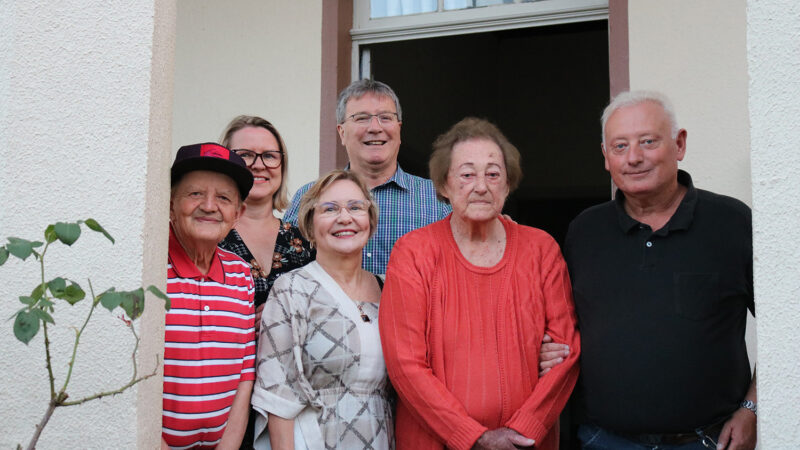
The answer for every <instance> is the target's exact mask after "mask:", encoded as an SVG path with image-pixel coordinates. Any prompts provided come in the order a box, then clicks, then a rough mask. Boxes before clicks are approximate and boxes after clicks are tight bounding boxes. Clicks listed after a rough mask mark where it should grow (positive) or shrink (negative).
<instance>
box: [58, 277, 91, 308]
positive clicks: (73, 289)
mask: <svg viewBox="0 0 800 450" xmlns="http://www.w3.org/2000/svg"><path fill="white" fill-rule="evenodd" d="M84 297H86V292H84V291H83V289H81V287H80V286H79V285H78V283H75V282H74V281H71V282H70V285H69V286H67V287H66V289H64V296H63V297H61V298H63V299H64V300H66V301H67V302H68V303H69V304H70V305H74V304H75V303H78V302H79V301H81V300H83V298H84Z"/></svg>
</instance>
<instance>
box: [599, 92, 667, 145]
mask: <svg viewBox="0 0 800 450" xmlns="http://www.w3.org/2000/svg"><path fill="white" fill-rule="evenodd" d="M646 102H652V103H655V104H657V105H658V106H660V107H661V109H662V110H664V114H666V116H667V120H669V128H670V130H671V133H672V139H675V138H676V137H678V131H679V130H680V129H679V128H678V121H677V120H676V119H675V108H674V107H673V106H672V102H670V101H669V99H668V98H667V96H666V95H664V94H662V93H660V92H655V91H625V92H621V93H619V94H617V96H616V97H614V100H612V101H611V103H609V104H608V106H606V109H605V110H603V117H602V119H601V122H602V128H601V130H600V132H601V137H602V139H603V143H605V142H606V122H608V119H609V117H611V115H612V114H614V113H615V112H617V110H619V109H620V108H625V107H628V106H636V105H639V104H641V103H646Z"/></svg>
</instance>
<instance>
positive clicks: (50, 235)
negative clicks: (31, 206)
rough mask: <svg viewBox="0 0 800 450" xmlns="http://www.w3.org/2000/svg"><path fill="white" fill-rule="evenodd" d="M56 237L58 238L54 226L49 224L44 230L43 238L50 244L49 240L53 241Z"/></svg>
mask: <svg viewBox="0 0 800 450" xmlns="http://www.w3.org/2000/svg"><path fill="white" fill-rule="evenodd" d="M56 239H58V235H56V226H55V225H53V224H50V225H48V226H47V228H45V230H44V240H45V241H47V243H48V244H50V243H51V242H55V240H56Z"/></svg>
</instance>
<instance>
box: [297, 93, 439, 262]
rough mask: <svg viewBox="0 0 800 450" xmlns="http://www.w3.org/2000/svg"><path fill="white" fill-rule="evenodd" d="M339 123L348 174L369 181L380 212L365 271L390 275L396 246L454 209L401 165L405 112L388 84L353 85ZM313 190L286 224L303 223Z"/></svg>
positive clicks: (342, 97) (341, 103)
mask: <svg viewBox="0 0 800 450" xmlns="http://www.w3.org/2000/svg"><path fill="white" fill-rule="evenodd" d="M336 121H337V123H338V125H337V126H336V129H337V130H338V132H339V138H340V139H341V141H342V145H344V146H345V148H346V150H347V157H348V159H349V160H350V164H349V165H348V167H347V170H350V171H352V172H354V173H356V174H357V175H358V176H359V177H361V179H362V180H364V182H365V183H366V185H367V187H368V188H369V189H370V191H371V193H372V196H373V197H374V199H375V202H376V203H377V204H378V210H379V212H380V216H379V219H378V229H377V231H376V232H375V234H374V235H373V236H372V238H371V239H370V240H369V242H368V243H367V245H366V247H364V255H363V256H364V258H363V261H364V268H365V269H366V270H368V271H370V272H372V273H375V274H384V273H386V264H388V262H389V253H391V251H392V246H394V243H395V241H397V239H399V238H400V236H402V235H404V234H406V233H408V232H409V231H412V230H416V229H417V228H420V227H424V226H425V225H428V224H430V223H433V222H436V221H437V220H440V219H443V218H445V217H446V216H447V215H448V214H449V213H450V206H448V205H446V204H444V203H442V202H440V201H439V200H437V199H436V190H435V189H434V187H433V183H431V181H430V180H428V179H426V178H420V177H417V176H414V175H411V174H409V173H406V172H404V171H403V170H402V169H401V168H400V166H399V165H398V164H397V154H398V152H399V150H400V127H401V125H402V123H403V122H402V121H403V112H402V109H401V108H400V101H399V100H398V99H397V95H396V94H395V93H394V91H393V90H392V88H390V87H389V86H388V85H386V84H385V83H381V82H380V81H375V80H369V79H365V80H358V81H355V82H353V83H352V84H350V86H348V87H347V88H345V89H344V90H343V91H342V92H341V93H340V94H339V100H338V102H337V105H336ZM311 185H312V183H308V184H306V185H305V186H303V187H302V188H300V189H299V190H298V191H297V193H296V194H295V196H294V198H293V199H292V204H291V206H289V209H288V210H287V211H286V214H285V216H284V220H285V221H287V222H291V223H296V222H297V210H298V207H299V205H300V198H301V197H302V196H303V194H305V192H306V191H308V189H309V188H310V187H311Z"/></svg>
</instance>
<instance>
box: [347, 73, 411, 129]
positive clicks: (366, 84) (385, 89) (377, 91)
mask: <svg viewBox="0 0 800 450" xmlns="http://www.w3.org/2000/svg"><path fill="white" fill-rule="evenodd" d="M366 94H374V95H377V96H382V97H388V98H390V99H391V100H392V101H393V102H394V106H395V108H396V109H397V120H399V121H401V122H402V121H403V110H402V109H401V108H400V100H398V99H397V94H395V93H394V91H393V90H392V88H390V87H389V85H388V84H386V83H382V82H380V81H377V80H372V79H369V78H365V79H363V80H358V81H353V82H352V83H350V86H347V87H346V88H344V90H343V91H342V92H340V93H339V99H338V100H337V101H336V123H344V121H345V119H346V117H345V116H344V115H345V111H346V108H347V102H348V101H350V99H351V98H355V99H359V98H361V97H363V96H364V95H366Z"/></svg>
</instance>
